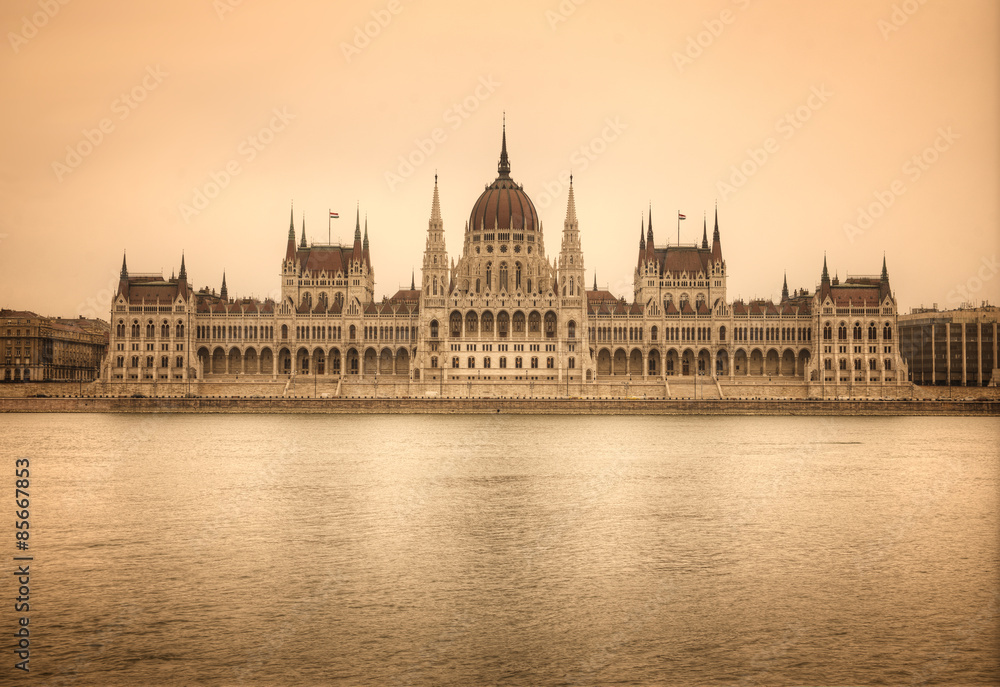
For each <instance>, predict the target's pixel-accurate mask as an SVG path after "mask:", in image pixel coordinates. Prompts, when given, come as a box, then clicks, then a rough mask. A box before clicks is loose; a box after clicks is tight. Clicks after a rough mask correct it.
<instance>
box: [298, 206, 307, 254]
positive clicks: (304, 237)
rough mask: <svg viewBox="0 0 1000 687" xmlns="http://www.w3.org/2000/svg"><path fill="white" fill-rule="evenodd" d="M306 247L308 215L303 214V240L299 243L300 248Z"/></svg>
mask: <svg viewBox="0 0 1000 687" xmlns="http://www.w3.org/2000/svg"><path fill="white" fill-rule="evenodd" d="M305 247H306V213H304V212H303V213H302V240H301V241H300V242H299V248H305Z"/></svg>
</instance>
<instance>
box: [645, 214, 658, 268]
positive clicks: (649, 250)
mask: <svg viewBox="0 0 1000 687" xmlns="http://www.w3.org/2000/svg"><path fill="white" fill-rule="evenodd" d="M654 248H655V246H654V244H653V205H652V203H650V205H649V225H648V227H647V229H646V262H653V261H654V260H656V252H655V250H654Z"/></svg>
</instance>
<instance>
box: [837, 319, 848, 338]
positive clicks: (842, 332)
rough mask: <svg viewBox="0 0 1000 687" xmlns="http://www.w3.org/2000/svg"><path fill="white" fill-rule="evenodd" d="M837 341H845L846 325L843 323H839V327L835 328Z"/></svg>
mask: <svg viewBox="0 0 1000 687" xmlns="http://www.w3.org/2000/svg"><path fill="white" fill-rule="evenodd" d="M837 339H839V340H840V341H846V340H847V325H846V324H844V323H843V322H841V323H840V326H839V327H837Z"/></svg>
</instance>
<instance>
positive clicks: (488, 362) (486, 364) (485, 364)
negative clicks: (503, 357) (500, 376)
mask: <svg viewBox="0 0 1000 687" xmlns="http://www.w3.org/2000/svg"><path fill="white" fill-rule="evenodd" d="M490 365H492V361H491V360H490V357H489V356H486V357H485V358H483V367H486V368H488V367H490Z"/></svg>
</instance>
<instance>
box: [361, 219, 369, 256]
mask: <svg viewBox="0 0 1000 687" xmlns="http://www.w3.org/2000/svg"><path fill="white" fill-rule="evenodd" d="M361 250H368V215H365V240H364V243H363V244H362V246H361Z"/></svg>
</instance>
